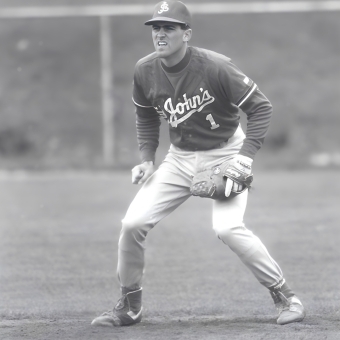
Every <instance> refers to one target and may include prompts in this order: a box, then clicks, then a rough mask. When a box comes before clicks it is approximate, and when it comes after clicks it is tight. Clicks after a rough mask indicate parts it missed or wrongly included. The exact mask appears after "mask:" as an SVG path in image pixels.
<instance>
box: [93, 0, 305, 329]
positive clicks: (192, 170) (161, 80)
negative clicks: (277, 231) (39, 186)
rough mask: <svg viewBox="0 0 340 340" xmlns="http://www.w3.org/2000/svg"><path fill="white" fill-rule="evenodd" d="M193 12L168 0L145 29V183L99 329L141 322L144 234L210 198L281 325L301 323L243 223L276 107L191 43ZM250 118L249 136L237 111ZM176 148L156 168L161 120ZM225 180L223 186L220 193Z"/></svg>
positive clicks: (299, 310)
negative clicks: (196, 200)
mask: <svg viewBox="0 0 340 340" xmlns="http://www.w3.org/2000/svg"><path fill="white" fill-rule="evenodd" d="M191 24H192V22H191V15H190V12H189V10H188V9H187V7H186V6H185V5H184V4H183V3H182V2H180V1H162V2H160V3H158V4H157V5H156V7H155V10H154V13H153V17H152V18H151V19H150V20H148V21H147V22H146V23H145V25H148V26H151V27H152V39H153V44H154V48H155V52H154V53H152V54H150V55H148V56H146V57H145V58H143V59H141V60H139V61H138V62H137V64H136V67H135V73H134V88H133V102H134V104H135V107H136V117H137V119H136V125H137V139H138V142H139V149H140V153H141V159H142V161H141V164H139V165H137V166H136V167H134V168H133V169H132V182H133V183H135V184H141V185H142V187H141V189H140V190H139V192H138V193H137V195H136V197H135V198H134V200H133V201H132V203H131V205H130V207H129V208H128V211H127V213H126V215H125V217H124V219H123V220H122V229H121V234H120V239H119V245H118V248H119V249H118V268H117V273H118V278H119V281H120V284H121V292H122V295H121V298H120V299H119V300H118V303H117V304H116V306H115V307H114V308H113V310H111V311H110V312H106V313H104V314H102V315H101V316H99V317H97V318H95V319H94V320H93V321H92V325H94V326H125V325H131V324H135V323H138V322H140V321H141V319H142V278H143V270H144V252H145V239H146V236H147V235H148V232H149V231H150V230H151V229H152V228H153V227H154V226H155V225H156V224H157V223H158V222H159V221H160V220H161V219H163V218H164V217H165V216H167V215H168V214H170V213H171V212H172V211H174V210H175V209H176V208H177V207H178V206H179V205H181V204H182V203H183V202H184V201H185V200H187V199H188V198H189V197H190V196H192V195H196V196H202V197H206V198H212V199H213V212H212V223H213V229H214V231H215V233H216V235H217V237H218V238H219V239H220V240H221V241H222V242H223V243H224V244H226V245H227V246H228V247H229V248H230V249H231V250H232V251H234V252H235V253H236V255H238V256H239V258H240V259H241V261H242V262H243V263H244V264H245V266H247V267H248V268H249V269H250V271H251V272H252V273H253V275H254V276H255V278H256V279H257V280H258V281H259V282H260V283H261V284H262V285H263V286H264V287H266V288H267V289H268V290H269V292H270V294H271V296H272V298H273V300H274V303H275V305H276V307H277V308H278V311H279V316H278V319H277V323H278V324H281V325H282V324H287V323H291V322H297V321H302V320H303V319H304V317H305V310H304V307H303V305H302V303H301V301H300V300H299V298H298V297H297V296H296V295H295V293H294V292H293V291H292V289H291V288H290V287H289V286H288V284H287V282H286V281H285V279H284V277H283V273H282V271H281V269H280V267H279V265H278V264H277V263H276V262H275V260H274V259H273V258H272V257H271V256H270V254H269V253H268V251H267V249H266V248H265V246H264V245H263V243H262V242H261V240H260V239H259V238H258V237H257V236H255V235H254V234H253V233H252V232H251V231H250V230H249V229H247V228H246V226H245V225H244V223H243V215H244V212H245V209H246V204H247V196H248V187H249V186H250V183H251V180H252V171H251V169H252V163H253V159H254V156H255V154H256V152H257V151H258V150H259V149H260V147H261V145H262V143H263V140H264V137H265V135H266V132H267V129H268V126H269V123H270V118H271V115H272V106H271V104H270V102H269V101H268V99H267V98H266V97H265V96H264V95H263V93H262V92H261V91H260V90H259V88H258V86H257V85H256V84H255V82H254V81H253V80H251V79H250V78H249V77H247V76H246V75H245V74H244V73H243V72H242V71H241V70H240V69H239V68H238V67H237V66H236V65H235V64H234V63H233V62H232V61H231V60H230V59H229V58H228V57H226V56H224V55H221V54H218V53H215V52H212V51H209V50H205V49H202V48H197V47H192V46H189V45H188V42H189V41H190V38H191V35H192V29H191ZM242 112H243V113H245V114H246V115H247V130H246V134H244V132H243V131H242V129H241V127H240V124H239V120H240V113H242ZM163 118H164V119H165V120H166V121H167V123H168V124H169V131H170V140H171V145H170V149H169V151H168V153H167V155H166V157H165V159H164V161H163V162H162V164H161V165H160V166H159V168H158V169H157V170H156V171H155V168H154V161H155V153H156V149H157V147H158V142H159V126H160V121H161V119H163ZM221 183H222V189H221Z"/></svg>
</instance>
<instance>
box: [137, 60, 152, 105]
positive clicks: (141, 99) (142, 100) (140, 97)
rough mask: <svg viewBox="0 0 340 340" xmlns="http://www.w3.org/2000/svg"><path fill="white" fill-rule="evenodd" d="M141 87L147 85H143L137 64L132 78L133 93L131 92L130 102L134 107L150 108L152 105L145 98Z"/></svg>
mask: <svg viewBox="0 0 340 340" xmlns="http://www.w3.org/2000/svg"><path fill="white" fill-rule="evenodd" d="M143 85H144V86H146V85H147V84H146V83H145V81H144V83H143V78H142V75H141V74H140V70H139V67H138V63H137V65H136V67H135V73H134V77H133V91H132V100H133V102H134V104H135V105H136V106H139V107H141V108H151V107H153V106H152V103H150V101H149V100H148V99H147V98H146V96H145V93H144V90H143Z"/></svg>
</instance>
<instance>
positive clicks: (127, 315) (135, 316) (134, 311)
mask: <svg viewBox="0 0 340 340" xmlns="http://www.w3.org/2000/svg"><path fill="white" fill-rule="evenodd" d="M122 293H123V295H122V297H121V298H120V299H119V300H118V302H117V304H116V306H115V307H114V308H113V310H111V311H108V312H105V313H103V314H102V315H100V316H98V317H97V318H95V319H94V320H93V321H92V323H91V325H92V326H109V327H112V326H118V327H119V326H128V325H133V324H135V323H138V322H141V320H142V310H143V307H142V288H139V289H138V290H134V291H126V289H124V288H122Z"/></svg>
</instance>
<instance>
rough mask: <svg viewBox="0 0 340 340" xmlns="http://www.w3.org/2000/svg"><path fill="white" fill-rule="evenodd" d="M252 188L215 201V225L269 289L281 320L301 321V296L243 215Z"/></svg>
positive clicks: (218, 233) (281, 322) (222, 236)
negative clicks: (284, 275) (292, 288)
mask: <svg viewBox="0 0 340 340" xmlns="http://www.w3.org/2000/svg"><path fill="white" fill-rule="evenodd" d="M247 196H248V191H245V192H244V193H242V194H240V195H238V196H236V197H234V198H232V199H230V200H225V201H214V203H213V228H214V230H215V232H216V234H217V236H218V237H219V238H220V239H221V240H222V241H223V242H224V243H225V244H227V245H228V246H229V247H230V249H231V250H233V251H234V252H235V253H236V254H237V255H238V256H239V258H240V259H241V261H242V262H243V263H244V264H245V265H246V266H247V267H248V268H249V269H250V270H251V272H252V273H253V274H254V276H255V277H256V278H257V280H258V281H259V282H260V283H261V284H262V285H264V286H265V287H266V288H268V289H269V291H270V293H271V295H272V297H273V299H274V302H275V304H276V306H277V307H278V309H279V318H278V320H277V322H278V323H279V324H285V323H290V322H296V321H301V320H302V319H303V318H304V316H305V311H304V309H303V307H302V304H301V302H300V300H299V299H298V298H297V297H296V296H295V294H294V292H293V291H292V290H291V289H290V288H289V286H288V285H287V283H286V282H285V280H284V278H283V274H282V271H281V269H280V267H279V265H278V264H277V263H276V262H275V260H274V259H273V258H272V257H271V256H270V254H269V252H268V250H267V249H266V247H265V246H264V244H263V243H262V242H261V240H260V239H259V238H258V237H257V236H256V235H254V234H253V232H252V231H250V230H249V229H247V228H246V227H245V225H244V223H243V215H244V212H245V209H246V205H247Z"/></svg>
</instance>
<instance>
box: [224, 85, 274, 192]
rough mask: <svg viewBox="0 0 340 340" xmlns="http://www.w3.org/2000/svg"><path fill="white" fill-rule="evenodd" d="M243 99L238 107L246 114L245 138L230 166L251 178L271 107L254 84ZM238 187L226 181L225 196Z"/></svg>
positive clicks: (265, 131) (267, 125) (231, 181)
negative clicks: (254, 160) (254, 159)
mask: <svg viewBox="0 0 340 340" xmlns="http://www.w3.org/2000/svg"><path fill="white" fill-rule="evenodd" d="M247 92H248V93H246V94H245V97H243V99H242V100H241V101H240V103H239V105H238V106H239V107H240V108H241V109H242V111H243V112H245V113H246V114H247V131H246V138H245V139H244V141H243V145H242V147H241V150H240V151H239V154H238V155H237V156H236V157H235V159H234V162H233V163H232V164H231V167H232V169H231V170H232V171H233V170H236V171H239V172H240V173H241V174H243V175H244V176H246V177H247V176H252V174H251V168H252V163H253V158H254V156H255V154H256V153H257V151H258V150H259V149H260V148H261V146H262V144H263V141H264V138H265V136H266V134H267V131H268V128H269V124H270V120H271V116H272V113H273V107H272V105H271V103H270V102H269V100H268V99H267V98H266V97H265V96H264V94H263V93H262V92H261V91H260V90H259V89H258V87H257V85H256V84H253V87H251V88H249V90H248V91H247ZM240 189H241V188H240V185H239V184H238V183H237V182H235V181H233V180H232V179H229V178H228V179H227V183H226V189H225V195H226V196H227V197H228V196H229V195H230V193H231V191H238V190H240Z"/></svg>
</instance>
